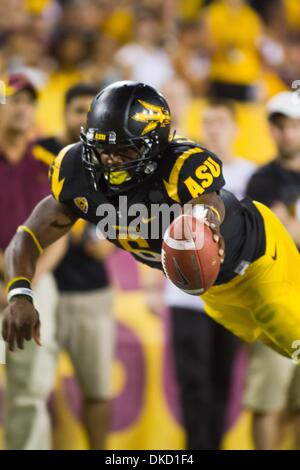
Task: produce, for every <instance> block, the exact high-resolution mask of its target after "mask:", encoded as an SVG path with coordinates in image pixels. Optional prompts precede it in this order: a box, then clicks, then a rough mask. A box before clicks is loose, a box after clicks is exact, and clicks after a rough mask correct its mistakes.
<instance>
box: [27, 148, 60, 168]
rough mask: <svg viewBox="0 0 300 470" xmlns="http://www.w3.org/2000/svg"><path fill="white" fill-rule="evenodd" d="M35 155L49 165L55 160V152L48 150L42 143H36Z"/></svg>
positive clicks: (33, 151)
mask: <svg viewBox="0 0 300 470" xmlns="http://www.w3.org/2000/svg"><path fill="white" fill-rule="evenodd" d="M32 153H33V156H34V158H35V159H36V160H40V161H41V162H43V163H45V164H46V165H47V166H49V165H51V163H52V162H53V160H54V159H55V157H56V155H55V153H52V152H50V151H49V150H46V149H45V148H44V147H42V146H41V145H36V146H35V147H33V150H32Z"/></svg>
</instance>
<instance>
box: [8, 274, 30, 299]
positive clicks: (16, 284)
mask: <svg viewBox="0 0 300 470" xmlns="http://www.w3.org/2000/svg"><path fill="white" fill-rule="evenodd" d="M6 291H7V301H8V302H10V301H11V300H12V298H13V297H20V296H22V297H26V298H27V299H28V300H29V301H30V302H33V292H32V289H31V284H30V280H29V279H27V278H26V277H15V278H13V279H12V280H11V281H9V283H8V284H7V286H6Z"/></svg>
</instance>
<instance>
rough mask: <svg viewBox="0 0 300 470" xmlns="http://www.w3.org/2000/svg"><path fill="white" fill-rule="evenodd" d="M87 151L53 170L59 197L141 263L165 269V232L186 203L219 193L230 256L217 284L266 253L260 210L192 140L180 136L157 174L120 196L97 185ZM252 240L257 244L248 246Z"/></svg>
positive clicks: (76, 151) (65, 155)
mask: <svg viewBox="0 0 300 470" xmlns="http://www.w3.org/2000/svg"><path fill="white" fill-rule="evenodd" d="M82 150H83V148H82V144H81V143H76V144H73V145H70V146H68V147H66V148H64V149H63V150H62V151H61V152H60V154H59V155H58V156H57V158H56V160H55V162H54V165H53V167H52V171H51V186H52V194H53V196H54V198H55V199H56V200H58V201H60V202H61V203H63V204H66V205H67V206H68V207H69V208H70V209H71V210H72V211H73V212H74V213H76V214H77V215H78V217H81V218H84V219H86V220H88V221H89V222H91V223H93V224H95V225H96V226H97V230H98V234H99V235H100V234H101V233H104V234H105V236H106V238H108V239H109V240H110V241H111V242H112V243H114V244H115V245H116V246H118V247H120V248H122V249H125V250H126V251H128V252H130V253H131V254H132V255H133V256H134V257H135V258H136V259H137V260H138V261H141V262H143V263H145V264H147V265H148V266H150V267H154V268H158V269H162V265H161V246H162V240H163V235H164V232H165V230H166V229H167V227H168V226H169V224H170V223H171V222H172V221H173V220H174V218H175V217H176V216H178V215H179V213H180V210H181V207H182V206H183V205H184V204H186V203H188V202H189V201H190V200H191V199H193V198H196V197H198V196H201V195H203V194H205V193H209V192H214V191H215V192H217V193H219V194H220V195H221V197H222V199H223V201H224V203H225V210H226V217H225V221H224V222H223V224H222V226H221V233H222V235H223V236H224V239H225V245H226V258H225V263H224V265H223V266H222V268H221V272H220V274H219V277H218V279H217V283H222V282H225V281H226V280H229V279H231V278H233V277H234V276H235V275H236V274H237V273H238V272H237V271H235V269H236V268H238V267H239V265H240V263H241V256H242V257H245V256H246V261H247V260H248V261H249V262H251V261H252V260H253V259H256V258H257V257H258V256H260V255H261V254H262V252H261V251H262V247H261V243H260V242H258V237H255V238H254V239H255V240H256V241H257V243H255V242H254V243H253V231H255V230H259V229H262V221H261V220H260V215H259V212H258V211H257V210H256V209H255V207H254V206H253V205H252V204H251V203H250V201H246V202H245V203H244V204H242V203H239V202H238V201H237V200H236V198H235V197H234V196H233V195H232V194H231V193H229V192H227V191H224V190H222V188H223V186H224V184H225V181H224V178H223V174H222V162H221V161H220V160H219V158H218V157H217V156H216V155H214V154H213V153H211V152H209V151H208V150H207V149H205V148H204V147H201V146H200V145H198V144H197V143H195V142H193V141H190V140H188V139H186V138H181V137H180V138H174V139H173V140H172V141H170V143H169V145H168V147H167V149H166V150H165V152H164V154H163V156H162V158H161V160H160V161H159V164H158V168H157V170H156V171H155V173H154V174H153V175H152V176H151V177H150V178H148V179H147V180H146V181H145V182H143V183H141V184H139V185H137V186H136V187H135V188H133V189H129V190H128V191H126V192H124V194H119V195H109V193H107V192H106V191H105V190H103V191H101V190H100V191H96V190H94V189H93V187H92V186H91V185H90V183H89V181H88V178H87V176H86V173H85V169H84V167H83V164H82ZM170 208H171V209H173V208H174V211H173V212H172V211H170ZM166 214H167V215H168V216H167V217H166ZM247 230H248V232H249V233H248V234H247V233H246V232H247ZM250 231H251V234H250ZM248 238H249V240H250V238H251V239H252V242H251V243H250V244H248V247H247V250H245V245H247V240H248ZM262 238H263V237H262Z"/></svg>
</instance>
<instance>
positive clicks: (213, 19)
mask: <svg viewBox="0 0 300 470" xmlns="http://www.w3.org/2000/svg"><path fill="white" fill-rule="evenodd" d="M204 15H205V19H206V22H207V26H208V30H209V32H210V34H211V39H212V42H213V48H214V51H213V54H212V67H211V79H213V80H215V81H218V82H225V83H234V84H240V85H251V84H253V83H254V82H255V81H256V80H258V79H259V75H260V57H259V52H258V48H257V46H258V42H259V39H260V36H261V33H262V24H261V21H260V19H259V17H258V15H257V14H256V13H255V11H254V10H253V9H252V8H251V7H249V6H248V5H247V4H245V3H244V2H243V0H239V1H235V2H233V1H232V0H231V1H230V0H220V1H219V2H217V3H214V4H212V5H210V6H209V7H207V9H206V11H205V13H204Z"/></svg>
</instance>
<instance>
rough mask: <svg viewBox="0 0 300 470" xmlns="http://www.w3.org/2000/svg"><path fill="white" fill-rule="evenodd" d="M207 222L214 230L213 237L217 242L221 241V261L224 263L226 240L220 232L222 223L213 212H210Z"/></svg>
mask: <svg viewBox="0 0 300 470" xmlns="http://www.w3.org/2000/svg"><path fill="white" fill-rule="evenodd" d="M205 224H206V225H207V226H208V227H209V228H210V229H211V230H212V232H213V239H214V241H215V242H216V243H219V255H220V258H221V263H224V259H225V242H224V238H223V237H222V235H221V232H220V223H219V221H218V219H217V218H216V216H215V215H214V213H213V212H209V213H208V217H207V220H206V222H205Z"/></svg>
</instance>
